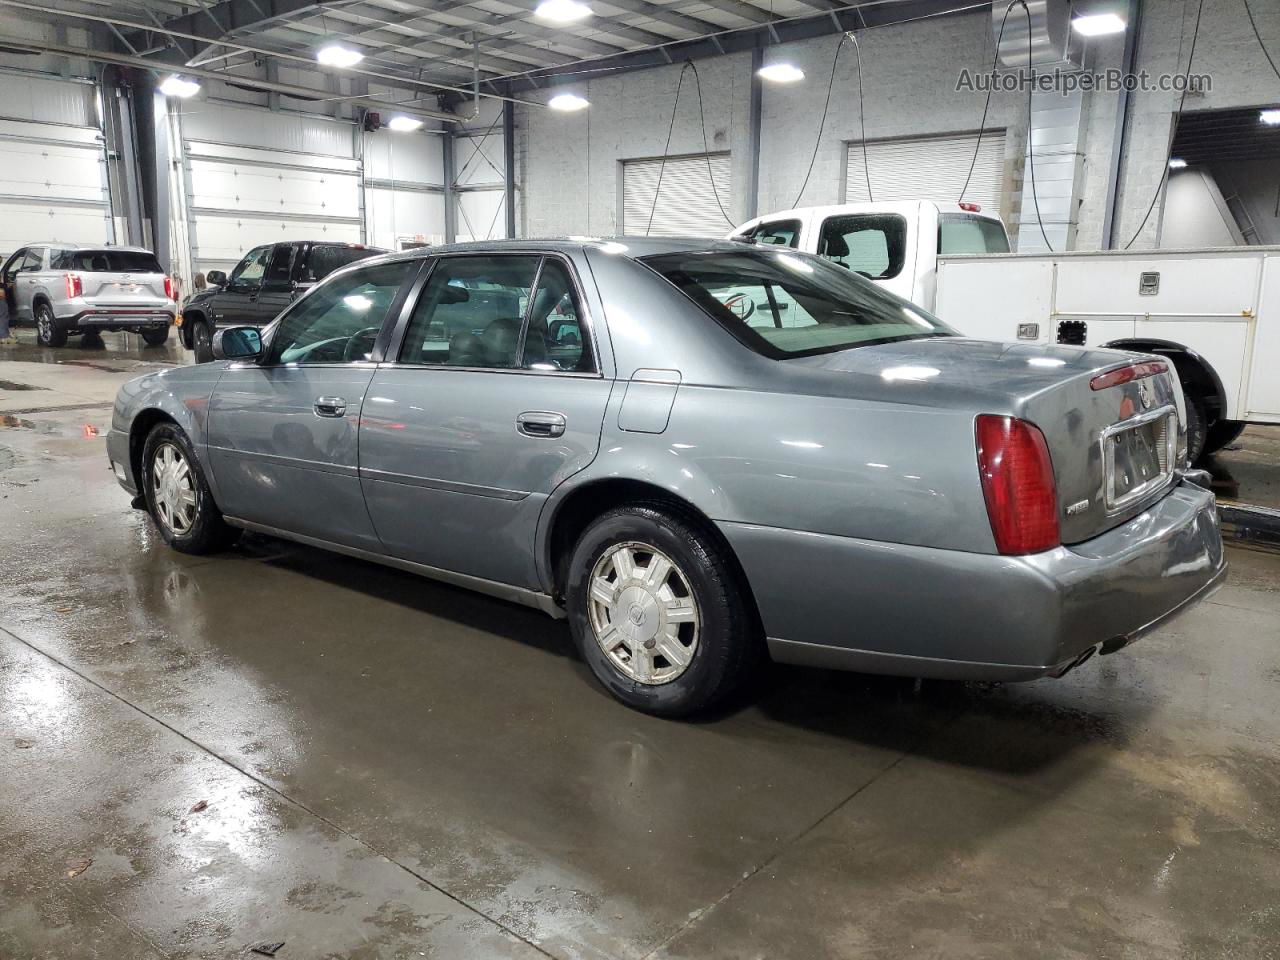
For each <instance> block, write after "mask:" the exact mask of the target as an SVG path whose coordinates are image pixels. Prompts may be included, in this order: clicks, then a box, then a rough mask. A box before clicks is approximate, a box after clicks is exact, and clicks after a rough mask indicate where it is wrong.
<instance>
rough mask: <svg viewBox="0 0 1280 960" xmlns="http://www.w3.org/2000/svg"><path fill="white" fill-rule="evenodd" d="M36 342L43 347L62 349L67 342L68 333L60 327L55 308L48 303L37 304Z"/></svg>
mask: <svg viewBox="0 0 1280 960" xmlns="http://www.w3.org/2000/svg"><path fill="white" fill-rule="evenodd" d="M36 341H37V342H38V343H39V344H40V346H42V347H61V346H65V345H66V342H67V331H66V330H65V329H63V328H62V327H60V326H58V320H57V318H56V317H54V315H53V307H51V306H49V304H47V303H37V304H36Z"/></svg>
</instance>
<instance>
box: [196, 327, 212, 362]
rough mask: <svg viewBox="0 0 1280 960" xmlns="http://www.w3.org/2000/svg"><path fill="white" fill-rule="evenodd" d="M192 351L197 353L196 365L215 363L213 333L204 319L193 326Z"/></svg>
mask: <svg viewBox="0 0 1280 960" xmlns="http://www.w3.org/2000/svg"><path fill="white" fill-rule="evenodd" d="M191 349H192V350H193V351H194V352H195V355H196V363H211V362H213V331H212V330H210V329H209V324H208V322H207V321H206V320H204V319H203V318H201V319H199V320H196V321H194V322H193V323H192V325H191Z"/></svg>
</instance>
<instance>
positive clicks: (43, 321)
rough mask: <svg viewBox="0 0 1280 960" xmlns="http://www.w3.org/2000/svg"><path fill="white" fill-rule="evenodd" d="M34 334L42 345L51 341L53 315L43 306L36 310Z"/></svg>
mask: <svg viewBox="0 0 1280 960" xmlns="http://www.w3.org/2000/svg"><path fill="white" fill-rule="evenodd" d="M36 332H37V333H38V334H40V340H41V342H42V343H48V342H49V341H50V340H52V339H53V314H51V313H50V312H49V311H48V309H47V308H46V307H45V306H44V305H43V304H41V305H40V307H39V308H37V310H36Z"/></svg>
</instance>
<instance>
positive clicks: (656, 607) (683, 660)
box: [567, 504, 760, 717]
mask: <svg viewBox="0 0 1280 960" xmlns="http://www.w3.org/2000/svg"><path fill="white" fill-rule="evenodd" d="M567 579H568V590H567V604H568V610H569V623H570V627H571V629H572V631H573V636H574V641H575V642H576V644H577V646H578V650H579V652H580V653H581V654H582V658H583V659H584V660H585V661H586V663H587V665H588V666H589V667H590V668H591V671H592V673H594V674H595V676H596V679H597V680H599V681H600V683H601V684H602V685H603V686H604V687H605V689H607V690H608V691H609V692H610V693H611V694H613V696H614V697H616V698H617V699H618V700H621V701H622V702H623V703H625V704H626V705H627V706H629V707H633V708H635V709H637V710H642V711H644V712H646V713H652V714H657V715H660V716H668V717H674V716H683V715H687V714H691V713H695V712H698V711H700V710H705V709H707V708H709V707H712V706H714V705H716V704H717V703H720V702H723V701H724V700H725V699H726V698H728V697H729V696H730V695H731V694H732V693H733V692H734V691H736V690H737V689H739V688H740V687H741V685H742V683H743V681H744V680H745V678H746V675H747V673H748V671H749V668H750V666H751V665H752V663H753V662H754V660H755V657H754V653H756V652H757V651H758V650H759V649H760V643H759V635H758V630H757V628H756V625H755V620H754V617H753V616H752V615H751V613H750V607H749V605H748V602H747V600H746V597H745V596H744V595H743V590H742V588H741V586H740V584H739V582H738V578H737V576H736V573H735V568H734V565H733V563H732V561H731V559H730V557H729V556H728V555H727V551H726V550H725V548H724V547H722V546H721V545H720V544H719V543H718V542H717V541H716V540H715V539H714V538H713V537H711V536H709V535H708V534H707V533H706V532H705V531H704V530H702V529H701V527H700V526H699V525H697V524H695V523H692V522H690V521H689V520H688V519H686V518H685V517H684V516H682V515H680V514H679V513H678V512H677V511H675V510H672V509H669V508H668V507H666V506H665V505H661V504H635V505H629V506H624V507H618V508H616V509H614V510H610V511H609V512H607V513H605V514H604V515H602V516H601V517H599V518H598V519H597V520H596V521H595V522H593V523H592V524H591V525H590V526H589V527H588V528H587V529H586V531H585V532H584V533H583V534H582V536H581V537H580V538H579V539H578V543H577V545H576V546H575V547H574V550H573V555H572V557H571V559H570V561H569V570H568V578H567Z"/></svg>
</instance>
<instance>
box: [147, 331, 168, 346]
mask: <svg viewBox="0 0 1280 960" xmlns="http://www.w3.org/2000/svg"><path fill="white" fill-rule="evenodd" d="M141 333H142V339H143V341H144V342H145V343H146V345H147V346H148V347H161V346H164V343H165V341H166V340H168V339H169V328H168V327H158V328H155V329H149V330H142V331H141Z"/></svg>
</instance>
